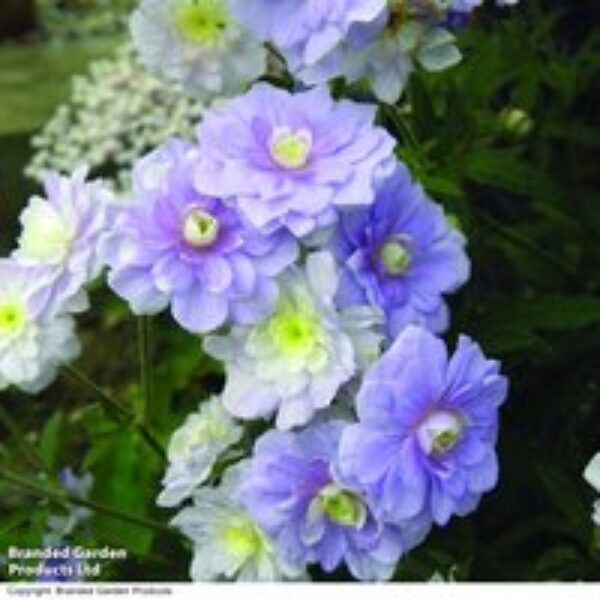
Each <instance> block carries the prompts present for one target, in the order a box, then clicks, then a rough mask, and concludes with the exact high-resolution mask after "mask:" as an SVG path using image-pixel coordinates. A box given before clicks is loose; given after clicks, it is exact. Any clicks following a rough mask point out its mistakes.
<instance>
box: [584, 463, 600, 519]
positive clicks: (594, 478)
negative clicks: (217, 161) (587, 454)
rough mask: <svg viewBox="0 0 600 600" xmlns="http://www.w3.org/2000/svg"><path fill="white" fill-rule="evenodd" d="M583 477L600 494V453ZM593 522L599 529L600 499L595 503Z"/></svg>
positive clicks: (586, 469)
mask: <svg viewBox="0 0 600 600" xmlns="http://www.w3.org/2000/svg"><path fill="white" fill-rule="evenodd" d="M583 477H584V479H585V480H586V481H587V482H588V483H589V484H590V485H591V486H592V487H593V488H594V489H595V490H596V491H597V492H598V493H600V452H598V453H597V454H595V455H594V458H592V460H590V462H589V463H588V465H587V467H586V468H585V471H584V472H583ZM592 521H593V522H594V524H595V525H596V526H597V527H600V499H598V500H596V502H594V512H593V513H592Z"/></svg>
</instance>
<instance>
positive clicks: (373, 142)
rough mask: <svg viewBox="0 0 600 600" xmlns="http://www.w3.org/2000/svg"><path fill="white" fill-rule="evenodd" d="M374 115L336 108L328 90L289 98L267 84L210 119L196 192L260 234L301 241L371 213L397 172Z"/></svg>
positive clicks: (354, 106) (363, 109) (345, 105)
mask: <svg viewBox="0 0 600 600" xmlns="http://www.w3.org/2000/svg"><path fill="white" fill-rule="evenodd" d="M375 110H376V107H374V106H369V105H361V104H358V103H355V102H351V101H348V100H343V101H339V102H336V101H334V100H333V99H332V98H331V96H330V94H329V92H328V91H327V90H326V89H325V88H319V89H315V90H311V91H308V92H303V93H298V94H290V93H288V92H286V91H284V90H280V89H277V88H274V87H272V86H270V85H266V84H258V85H256V86H254V87H253V88H252V90H251V91H250V92H249V93H248V94H246V95H245V96H242V97H240V98H238V99H236V100H234V101H232V102H230V103H229V104H227V105H225V106H224V107H221V108H219V109H215V110H213V111H209V112H207V114H206V115H205V117H204V120H203V121H202V123H201V124H200V127H199V136H200V147H201V155H202V163H201V165H200V167H199V169H198V178H197V181H196V185H197V187H198V189H199V190H201V191H202V192H204V193H205V194H212V195H216V196H218V197H222V198H227V199H228V200H229V201H230V202H231V203H232V204H233V205H234V206H236V207H238V208H239V210H240V211H241V212H242V213H243V215H244V217H245V218H246V219H247V220H248V221H249V222H250V223H251V224H252V225H253V226H254V227H256V228H259V229H260V230H262V231H268V232H270V231H274V230H276V229H278V228H280V227H287V228H288V229H289V230H291V231H292V232H293V233H294V234H295V235H296V236H298V237H303V236H306V235H308V234H309V233H311V232H313V231H314V230H315V229H316V228H317V227H325V226H328V225H331V224H332V223H334V222H335V220H336V218H337V211H338V209H340V208H343V207H356V206H361V205H368V204H370V203H371V202H373V200H374V197H375V187H376V185H377V184H378V182H379V180H380V179H381V178H382V177H383V176H385V175H387V174H389V172H390V169H391V166H392V164H393V150H394V145H395V142H394V140H393V139H392V138H391V137H390V136H389V135H388V134H387V133H386V132H385V131H384V130H383V129H381V128H379V127H375V125H374V118H375Z"/></svg>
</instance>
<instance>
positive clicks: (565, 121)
mask: <svg viewBox="0 0 600 600" xmlns="http://www.w3.org/2000/svg"><path fill="white" fill-rule="evenodd" d="M593 4H594V2H593V1H588V2H584V1H582V2H577V3H573V2H568V1H565V2H551V1H550V0H547V1H541V0H540V1H533V0H530V1H523V2H522V5H521V6H520V7H519V8H517V9H515V10H514V11H497V10H493V9H490V10H487V11H483V13H482V14H481V15H480V16H479V18H478V19H477V20H476V22H475V23H473V26H472V27H471V28H470V29H469V30H467V31H464V32H462V33H461V34H460V39H461V45H462V47H463V51H464V54H465V60H464V62H463V63H462V64H461V65H459V66H458V67H456V68H453V69H451V70H449V71H447V72H444V73H440V74H436V75H424V74H416V75H415V76H414V77H413V79H412V80H411V84H410V87H409V90H408V97H407V102H404V103H403V104H402V105H401V106H400V107H386V108H385V109H383V110H382V111H381V114H380V119H381V122H382V123H383V124H385V126H386V127H388V128H389V129H390V130H391V131H392V132H393V133H394V134H395V135H397V136H398V138H399V140H400V146H399V150H398V153H399V155H400V157H401V158H402V159H403V160H405V161H406V162H407V163H408V164H409V165H410V167H411V168H412V170H413V172H414V173H415V176H416V177H417V178H418V179H419V180H420V181H421V182H422V183H423V185H424V186H425V187H426V188H427V189H428V191H429V192H430V194H431V195H432V196H433V197H434V198H436V199H437V200H438V201H440V202H442V203H443V204H444V206H445V207H446V209H447V211H448V212H449V213H451V214H452V215H453V217H455V218H456V220H457V222H458V223H459V224H460V227H461V228H462V229H463V230H464V232H465V234H466V236H467V237H468V239H469V252H470V256H471V259H472V262H473V276H472V279H471V281H470V282H469V283H468V284H467V285H466V286H465V288H464V289H463V290H462V291H461V292H460V293H459V294H457V295H456V296H455V297H454V298H453V299H452V309H453V326H452V330H451V332H450V333H449V335H448V336H447V339H448V340H449V341H450V343H451V345H453V344H454V343H455V341H456V338H457V335H458V333H459V332H464V333H466V334H468V335H470V336H472V337H474V338H475V339H477V340H479V341H480V342H481V344H482V346H483V347H484V349H485V350H486V353H488V354H490V355H493V356H495V357H496V358H498V359H499V360H501V361H502V362H503V364H504V369H505V371H506V373H507V374H508V376H509V377H510V380H511V394H510V398H509V401H508V402H507V404H506V406H505V407H504V409H503V413H502V427H501V433H500V446H499V452H500V462H501V478H500V484H499V486H498V488H497V489H496V490H495V491H494V492H493V493H492V494H490V495H488V496H486V497H485V498H484V499H483V501H482V504H481V507H480V509H479V511H478V512H476V513H475V514H474V515H472V516H470V517H467V518H465V519H454V520H453V521H452V522H451V524H450V525H449V526H448V527H447V528H445V529H437V530H435V531H434V533H433V534H432V535H431V536H430V538H429V539H428V540H427V542H426V543H425V544H423V545H422V546H421V547H420V548H418V549H417V550H415V551H414V552H413V553H411V555H410V556H409V557H407V558H406V560H404V561H403V562H402V563H401V565H400V566H399V569H398V572H397V579H399V580H414V579H417V580H423V579H428V578H429V577H430V576H431V575H432V574H433V572H434V571H436V570H437V571H439V572H441V573H442V574H444V575H448V574H449V573H452V575H453V576H454V577H455V578H457V579H459V580H463V579H464V580H483V581H490V580H509V581H510V580H557V579H558V580H578V579H583V580H594V579H597V577H598V572H599V566H600V565H599V557H600V536H599V535H598V531H596V533H595V534H594V531H593V528H592V523H591V519H590V514H591V503H592V500H593V498H594V494H593V492H592V490H591V489H590V488H589V487H588V486H587V485H586V483H585V482H584V481H583V479H582V477H581V472H582V470H583V468H584V466H585V464H586V462H587V461H588V460H589V458H590V457H591V456H592V455H593V453H594V452H596V451H598V450H600V433H599V432H600V380H599V377H600V360H599V357H600V269H599V265H600V243H599V241H600V206H599V204H598V198H597V195H596V193H597V190H598V182H597V180H596V178H595V175H596V174H597V172H598V164H599V163H600V161H599V157H598V153H597V149H598V144H599V142H600V137H599V136H598V131H599V123H598V121H597V119H596V114H595V111H596V107H597V106H598V101H599V98H598V97H597V96H594V93H593V83H594V81H597V80H598V66H599V64H600V36H599V35H598V32H594V31H592V23H593V18H592V10H591V9H592V8H593ZM574 5H575V6H574ZM0 64H2V63H1V61H0ZM0 110H1V109H0ZM515 110H517V111H522V112H517V113H515V112H511V111H515ZM529 120H530V122H529ZM2 128H3V124H2V123H0V131H1V130H2ZM14 143H15V141H14V138H4V139H0V157H4V156H8V157H12V162H11V163H8V162H4V163H3V164H0V169H1V170H0V174H1V173H3V172H4V168H5V165H6V164H10V168H11V169H16V168H17V167H18V166H19V167H20V166H22V165H17V164H15V163H16V162H18V161H16V160H15V156H16V154H14V153H13V148H14ZM20 159H21V162H24V161H25V160H26V156H25V153H23V156H21V158H20ZM3 160H4V159H3ZM5 180H6V179H5V178H4V179H3V180H2V181H0V190H3V189H4V181H5ZM12 180H15V181H16V180H17V178H16V177H15V175H14V173H13V174H12V175H11V181H12ZM11 189H18V186H16V187H14V186H13V188H11ZM11 193H12V192H11ZM2 201H3V202H4V196H2ZM1 210H2V212H1V213H0V214H2V223H1V231H0V233H1V234H2V236H8V235H9V232H10V233H12V232H13V231H14V220H13V219H12V217H13V213H12V212H11V213H10V219H9V218H8V217H5V212H4V208H1ZM5 247H6V244H5ZM93 300H94V306H96V309H95V310H94V311H92V313H91V314H88V315H87V316H85V317H84V318H83V319H82V322H81V331H82V333H83V339H84V345H85V352H84V358H83V359H82V361H81V364H80V365H79V366H80V367H81V369H82V370H83V371H85V372H87V373H88V374H90V375H91V376H93V378H94V379H95V380H96V381H97V382H98V383H100V384H101V385H103V386H106V387H107V389H108V390H109V391H110V392H111V393H112V394H113V395H115V396H116V397H118V398H119V399H120V400H121V401H123V402H125V403H126V404H128V405H129V406H131V407H132V409H133V410H135V407H136V406H137V403H138V400H139V397H140V387H139V385H138V383H137V382H136V380H135V378H133V375H134V374H136V373H137V369H138V364H137V348H136V341H135V333H136V325H135V323H134V322H133V320H132V318H131V317H130V316H128V314H127V311H126V310H125V307H124V306H123V304H122V303H121V302H119V301H117V300H116V299H114V298H112V297H111V296H110V295H109V294H108V293H107V292H106V291H105V290H103V289H99V290H97V291H96V292H95V295H94V298H93ZM154 349H155V355H154V363H155V365H156V366H155V382H156V384H155V402H154V405H153V407H152V412H151V415H150V417H151V419H150V424H151V426H152V428H153V430H154V431H155V432H156V434H157V436H158V437H159V439H160V440H161V441H162V442H163V443H165V442H166V441H167V440H168V437H169V434H170V432H171V431H172V430H173V429H174V428H175V427H176V426H178V424H179V423H180V422H181V421H182V420H183V418H184V416H185V415H186V414H187V413H189V412H190V411H192V410H193V409H194V408H195V407H196V405H197V403H198V402H199V401H200V400H201V399H202V398H205V397H207V396H208V395H209V394H211V393H213V392H215V391H218V390H219V388H220V385H221V383H222V382H221V375H220V371H219V368H218V366H217V365H215V364H213V363H212V362H210V361H209V360H208V359H207V358H206V357H205V356H203V355H202V353H201V350H200V343H199V341H198V340H197V339H194V338H193V337H191V336H189V335H186V334H185V333H183V332H181V331H180V330H179V329H178V328H177V327H174V326H172V323H171V322H170V320H169V317H167V316H165V317H161V318H160V319H158V320H156V321H155V325H154ZM0 399H1V401H2V404H3V406H4V407H5V408H6V410H7V411H9V412H10V413H11V414H12V416H13V418H14V419H15V420H16V421H17V422H18V423H19V424H20V426H21V427H22V428H23V429H24V430H25V431H27V432H28V436H29V437H30V441H31V442H32V443H33V444H34V445H35V446H36V447H37V448H38V450H39V453H40V455H41V457H42V459H43V460H44V462H45V463H46V465H47V466H48V467H49V469H50V470H51V471H52V472H53V473H56V472H57V470H58V469H60V468H62V467H64V466H66V465H72V466H73V467H74V468H76V470H77V471H78V472H83V471H85V470H87V471H90V472H91V473H93V474H94V477H95V484H94V488H93V493H92V499H93V500H94V501H96V502H98V503H101V504H104V505H106V506H110V507H113V508H117V509H118V510H119V511H121V512H124V513H128V514H130V515H135V516H137V517H140V518H144V519H148V520H151V521H153V522H157V523H159V524H162V525H165V524H167V523H168V520H169V518H170V517H171V514H170V513H169V512H167V511H163V510H160V509H157V508H156V507H155V506H154V498H155V497H156V495H157V493H158V490H159V479H160V476H161V473H162V470H163V466H164V465H163V464H161V462H160V460H159V459H158V458H157V457H156V456H155V454H154V453H153V452H152V450H151V449H150V448H149V446H148V444H147V443H146V442H145V441H144V439H143V438H142V437H141V436H140V434H139V432H138V431H136V430H135V429H133V428H131V427H127V426H123V425H115V423H114V422H113V421H112V420H110V419H109V418H108V417H107V415H106V413H105V411H104V409H102V408H101V407H100V406H99V405H98V404H95V403H94V399H93V398H92V397H89V396H88V395H87V394H86V393H85V392H84V391H82V390H81V389H79V388H77V387H75V386H74V385H73V384H71V383H69V382H68V381H65V380H60V381H59V382H58V383H57V384H55V385H54V386H53V387H52V388H51V389H50V390H48V391H47V392H46V393H44V394H43V395H42V396H40V397H39V398H27V397H24V396H21V395H18V394H16V393H13V394H8V393H3V394H2V395H1V396H0ZM2 435H3V438H1V439H2V442H1V444H0V461H1V464H2V465H5V466H6V467H7V468H9V469H10V470H11V471H13V472H15V473H18V474H20V475H27V476H28V477H29V479H31V480H37V481H38V482H40V484H41V483H45V482H47V481H46V480H45V479H44V478H41V476H40V475H38V474H36V473H38V469H37V466H36V465H35V464H32V463H33V462H34V461H32V460H31V457H28V456H27V455H26V454H25V453H24V452H23V451H22V448H21V446H20V445H19V444H17V443H16V440H11V439H10V438H9V437H8V436H7V434H6V432H5V430H4V428H2ZM57 511H58V512H59V513H60V507H57V506H55V505H54V504H52V503H50V502H48V501H47V500H44V499H36V498H34V497H33V496H28V495H24V493H23V490H21V489H20V488H19V487H15V485H13V484H9V483H7V482H4V481H0V554H1V553H2V549H3V547H5V546H6V545H7V544H8V543H9V542H12V543H13V544H15V543H18V544H21V545H31V546H35V545H39V544H40V543H41V538H42V535H43V534H44V532H45V528H46V519H47V516H48V514H50V513H56V512H57ZM594 536H595V537H594ZM74 541H78V542H79V543H85V544H86V545H92V546H93V545H104V544H111V545H113V546H123V547H125V548H127V549H128V550H129V552H130V559H129V560H128V561H126V562H125V563H118V564H114V565H112V566H111V567H110V568H109V569H108V570H107V571H106V577H110V578H112V579H115V580H118V579H133V580H140V579H141V580H144V579H146V580H159V579H171V580H175V579H185V578H186V577H187V568H188V562H189V554H188V549H187V547H186V545H185V542H184V541H183V540H182V539H181V538H180V537H178V536H177V535H174V534H172V533H169V532H168V531H165V530H163V529H162V528H160V527H152V526H147V527H140V526H139V525H137V524H133V523H125V522H123V521H122V520H120V519H117V518H114V517H112V516H108V515H106V514H101V513H94V517H93V518H92V520H91V523H90V527H89V530H86V531H81V532H79V533H78V534H77V539H76V540H74ZM1 568H2V567H1V566H0V569H1ZM315 574H316V576H317V577H318V578H322V577H323V576H322V574H319V573H315ZM344 577H346V573H345V572H343V571H341V572H339V573H336V574H334V576H333V578H334V579H343V578H344Z"/></svg>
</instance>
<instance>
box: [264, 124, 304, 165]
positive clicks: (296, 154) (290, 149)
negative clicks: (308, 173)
mask: <svg viewBox="0 0 600 600" xmlns="http://www.w3.org/2000/svg"><path fill="white" fill-rule="evenodd" d="M269 146H270V151H271V157H272V158H273V160H274V161H275V162H276V163H277V164H278V165H279V166H280V167H283V168H284V169H289V170H295V169H302V168H303V167H305V166H306V165H307V164H308V159H309V157H310V152H311V150H312V135H311V134H310V132H309V131H307V130H305V129H300V130H298V131H293V130H291V129H290V128H289V127H281V128H278V129H276V130H275V132H274V133H273V135H272V137H271V142H270V145H269Z"/></svg>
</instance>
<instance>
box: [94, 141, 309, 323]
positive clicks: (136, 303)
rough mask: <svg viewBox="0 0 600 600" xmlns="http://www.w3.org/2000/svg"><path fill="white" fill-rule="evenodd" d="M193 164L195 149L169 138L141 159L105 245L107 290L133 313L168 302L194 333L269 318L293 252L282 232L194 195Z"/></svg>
mask: <svg viewBox="0 0 600 600" xmlns="http://www.w3.org/2000/svg"><path fill="white" fill-rule="evenodd" d="M199 158H200V152H199V149H198V148H197V147H196V146H194V145H192V144H189V143H187V142H184V141H181V140H172V141H170V142H169V143H167V144H165V145H164V146H162V147H161V148H160V149H158V150H157V151H155V152H153V153H152V154H150V155H149V156H147V157H145V158H144V159H142V160H141V161H140V163H139V164H138V165H137V167H136V169H135V171H134V175H133V179H134V196H135V201H134V202H133V203H132V204H130V205H129V206H125V207H124V208H123V211H122V214H120V215H119V217H118V220H117V222H116V224H115V226H114V228H113V231H112V233H111V235H110V236H108V237H107V239H106V243H105V244H104V254H105V258H106V260H107V262H108V264H109V265H110V267H111V270H110V273H109V278H108V281H109V284H110V286H111V287H112V288H113V289H114V290H115V291H116V293H117V294H119V295H120V296H122V297H124V298H125V299H127V300H128V302H129V304H130V306H131V308H132V310H133V311H134V312H135V313H136V314H153V313H157V312H160V311H161V310H163V309H164V308H166V307H167V306H168V305H169V304H170V305H171V312H172V314H173V316H174V318H175V320H176V321H177V322H178V323H179V324H180V325H181V326H182V327H184V328H185V329H187V330H189V331H191V332H195V333H201V332H206V331H210V330H213V329H216V328H217V327H219V326H220V325H222V324H224V323H225V322H226V321H230V320H232V321H235V322H241V323H249V322H253V321H255V320H256V319H259V318H261V317H263V316H265V315H266V314H268V313H269V311H270V310H271V309H272V308H273V306H274V304H275V302H276V301H277V295H278V290H277V285H276V283H275V281H274V280H273V278H274V276H275V275H277V274H279V273H280V272H281V271H282V270H284V269H285V268H286V267H287V266H288V265H289V264H291V263H292V262H293V261H294V260H295V259H296V255H297V251H298V248H297V244H296V242H295V241H294V240H293V239H292V238H291V236H289V235H288V234H286V233H284V232H280V233H276V234H272V235H269V236H265V235H262V234H259V233H257V232H256V231H255V230H253V229H252V228H251V227H249V226H248V225H246V224H245V223H244V222H243V221H242V220H241V218H240V216H239V215H238V213H237V212H236V211H235V209H233V208H231V207H230V206H229V205H228V204H226V203H225V202H224V201H222V200H221V199H220V198H218V197H214V196H207V195H204V194H202V193H200V192H198V191H197V190H196V189H195V188H194V184H193V172H194V167H195V165H196V163H197V162H198V161H199Z"/></svg>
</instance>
